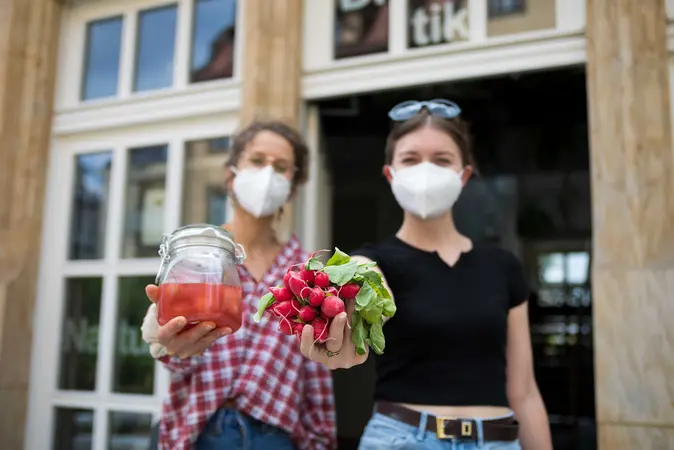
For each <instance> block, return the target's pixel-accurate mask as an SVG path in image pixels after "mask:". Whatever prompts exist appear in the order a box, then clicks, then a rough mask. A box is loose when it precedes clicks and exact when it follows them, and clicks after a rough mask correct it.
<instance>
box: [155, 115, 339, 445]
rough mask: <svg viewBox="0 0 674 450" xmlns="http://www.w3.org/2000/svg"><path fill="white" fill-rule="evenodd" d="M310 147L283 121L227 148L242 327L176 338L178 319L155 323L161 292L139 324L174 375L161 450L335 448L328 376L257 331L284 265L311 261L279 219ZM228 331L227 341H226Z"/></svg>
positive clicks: (292, 346) (291, 345) (268, 323)
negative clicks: (260, 311)
mask: <svg viewBox="0 0 674 450" xmlns="http://www.w3.org/2000/svg"><path fill="white" fill-rule="evenodd" d="M307 166H308V149H307V146H306V144H305V142H304V140H303V139H302V137H301V136H300V134H299V133H298V132H297V131H295V130H293V129H292V128H290V127H288V126H287V125H284V124H282V123H279V122H255V123H253V124H251V125H249V126H248V127H246V128H245V129H243V130H242V131H241V132H240V133H239V134H238V135H237V136H236V137H235V139H234V141H233V143H232V149H231V156H230V159H229V161H228V163H227V168H226V174H227V175H226V185H227V189H228V191H229V192H230V193H231V194H232V198H233V204H234V208H235V214H234V218H233V220H232V222H231V223H230V224H228V225H225V228H226V229H228V230H229V231H231V232H232V233H233V235H234V237H235V239H236V241H237V242H239V243H241V244H243V246H244V247H245V249H246V253H247V255H248V256H247V259H246V261H245V264H244V266H243V267H239V275H240V277H241V282H242V288H243V294H244V301H243V303H244V305H243V311H244V312H243V315H244V320H243V326H242V327H241V329H240V330H239V331H237V332H236V333H234V334H231V330H229V329H226V328H224V329H217V328H216V329H214V325H213V324H212V323H208V322H206V323H201V324H199V325H198V326H196V327H194V328H192V329H190V330H186V331H185V332H181V330H182V329H183V327H185V325H186V321H185V319H184V318H182V317H178V318H175V319H173V320H172V321H170V322H169V323H167V324H166V325H164V326H161V327H160V326H159V325H158V324H157V319H156V306H155V304H154V302H155V301H156V300H157V293H158V288H157V286H154V285H150V286H148V287H147V289H146V292H147V296H148V297H149V298H150V300H151V301H152V302H153V304H152V305H151V306H150V308H149V309H148V313H147V315H146V317H145V320H144V322H143V327H142V329H143V339H144V340H145V341H146V342H148V343H149V344H150V351H151V353H152V355H153V356H154V357H155V358H158V359H159V360H160V361H161V362H162V363H164V365H165V366H166V367H167V368H168V370H169V371H170V372H171V387H170V396H169V398H168V399H167V400H166V401H165V402H164V405H163V410H162V417H161V424H160V427H159V448H160V449H161V450H187V449H196V450H210V449H225V448H226V449H246V450H270V449H274V450H285V449H301V450H323V449H326V450H328V449H333V448H336V425H335V411H334V400H333V392H332V377H331V374H330V371H329V370H328V369H327V368H325V366H323V365H320V364H318V363H316V362H313V361H309V360H307V359H306V358H304V357H303V356H302V354H301V353H300V351H299V349H298V345H297V340H296V339H297V338H296V337H294V336H286V335H283V334H281V333H279V332H278V331H277V324H276V323H274V321H273V320H269V318H268V317H266V316H265V318H264V319H263V320H262V321H261V322H260V323H259V324H256V323H255V322H253V320H252V318H253V314H254V313H255V312H256V310H257V301H258V299H259V298H260V297H261V296H262V295H264V294H265V293H266V292H268V288H269V286H275V285H278V284H281V283H282V279H283V275H284V272H285V270H286V268H287V267H288V266H291V265H294V264H298V263H301V262H302V261H305V260H306V259H307V255H306V253H305V252H304V250H302V248H301V247H300V244H299V242H298V240H297V238H296V237H295V236H293V237H292V238H291V239H290V240H289V241H288V242H286V243H281V242H279V240H278V239H277V236H276V234H275V232H274V228H273V224H274V220H275V218H277V216H278V215H279V214H280V212H281V210H282V207H283V205H284V204H285V203H286V202H287V200H288V198H290V197H291V196H292V195H293V194H294V193H295V191H296V188H297V186H298V185H299V184H301V183H303V182H304V181H305V180H306V177H307ZM230 334H231V335H230Z"/></svg>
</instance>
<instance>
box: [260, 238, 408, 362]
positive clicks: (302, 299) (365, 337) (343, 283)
mask: <svg viewBox="0 0 674 450" xmlns="http://www.w3.org/2000/svg"><path fill="white" fill-rule="evenodd" d="M374 267H375V263H369V264H358V263H357V262H355V261H352V260H351V258H350V257H349V255H347V254H346V253H344V252H342V251H340V250H339V249H335V253H334V254H333V255H332V257H331V258H330V259H329V260H328V262H327V263H326V264H323V263H322V262H321V261H320V260H319V259H318V258H317V257H316V256H315V255H312V257H311V258H309V260H308V261H306V262H305V263H304V264H302V265H300V266H299V267H298V266H293V267H290V268H288V270H287V271H286V274H285V276H284V277H283V285H282V286H276V287H272V288H269V291H270V292H269V293H268V294H266V295H265V296H264V297H262V298H261V299H260V303H259V305H258V311H257V314H256V315H255V321H256V322H259V321H260V320H261V319H262V314H263V313H264V312H265V311H270V312H271V313H272V314H273V315H274V316H276V317H277V318H278V319H279V331H280V332H282V333H284V334H287V335H293V334H294V335H296V336H297V337H298V339H299V338H300V337H301V335H302V330H303V328H304V326H305V325H307V324H309V325H311V326H312V327H313V329H314V339H315V342H317V343H319V344H324V343H325V341H326V340H327V339H328V330H329V328H330V323H331V321H332V319H333V318H334V317H335V316H337V315H338V314H340V313H342V312H344V311H346V303H345V302H346V301H350V300H353V301H354V303H355V304H354V311H353V313H352V315H351V318H350V322H351V323H350V326H351V339H352V341H353V342H354V344H355V346H356V350H357V351H358V353H360V354H365V351H366V345H370V347H372V349H373V350H374V351H375V352H377V353H379V354H381V353H383V351H384V346H385V342H384V334H383V331H382V325H383V316H386V317H392V316H393V314H395V305H394V304H393V301H392V300H391V295H390V293H389V292H388V291H387V290H386V289H385V288H384V285H383V283H382V278H381V275H380V274H379V273H378V272H376V271H374V270H373V268H374Z"/></svg>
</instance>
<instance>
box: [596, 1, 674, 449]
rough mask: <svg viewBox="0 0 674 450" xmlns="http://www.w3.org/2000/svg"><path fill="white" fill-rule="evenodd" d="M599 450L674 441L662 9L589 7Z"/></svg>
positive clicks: (620, 4)
mask: <svg viewBox="0 0 674 450" xmlns="http://www.w3.org/2000/svg"><path fill="white" fill-rule="evenodd" d="M587 35H588V63H587V80H588V97H589V113H590V114H589V117H590V144H591V165H592V203H593V234H594V236H593V245H594V248H593V273H592V283H593V302H594V323H595V331H594V332H595V367H596V398H597V422H598V433H599V437H598V440H599V448H600V449H601V450H609V449H610V450H622V449H624V450H628V449H630V450H631V449H637V448H638V449H665V448H671V446H672V443H674V152H673V151H672V141H671V125H670V105H669V98H670V97H669V89H670V87H669V81H668V78H669V77H668V57H667V42H666V41H667V39H666V14H665V2H664V1H663V0H640V1H638V2H637V1H632V0H588V2H587Z"/></svg>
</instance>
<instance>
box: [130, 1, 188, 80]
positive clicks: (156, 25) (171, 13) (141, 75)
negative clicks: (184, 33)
mask: <svg viewBox="0 0 674 450" xmlns="http://www.w3.org/2000/svg"><path fill="white" fill-rule="evenodd" d="M176 10H177V8H176V6H175V5H173V6H166V7H163V8H156V9H150V10H146V11H142V12H141V13H140V14H139V16H138V47H137V50H136V74H135V77H134V91H148V90H152V89H161V88H166V87H170V86H171V85H173V59H174V53H175V37H176V20H177V11H176Z"/></svg>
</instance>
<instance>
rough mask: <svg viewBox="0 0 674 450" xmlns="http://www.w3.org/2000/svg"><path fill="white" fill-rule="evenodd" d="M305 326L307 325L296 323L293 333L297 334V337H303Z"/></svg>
mask: <svg viewBox="0 0 674 450" xmlns="http://www.w3.org/2000/svg"><path fill="white" fill-rule="evenodd" d="M304 325H305V324H303V323H296V324H295V325H293V331H294V332H295V334H296V335H297V337H300V336H302V330H303V329H304Z"/></svg>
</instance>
